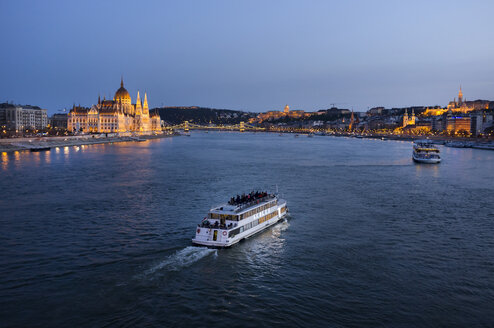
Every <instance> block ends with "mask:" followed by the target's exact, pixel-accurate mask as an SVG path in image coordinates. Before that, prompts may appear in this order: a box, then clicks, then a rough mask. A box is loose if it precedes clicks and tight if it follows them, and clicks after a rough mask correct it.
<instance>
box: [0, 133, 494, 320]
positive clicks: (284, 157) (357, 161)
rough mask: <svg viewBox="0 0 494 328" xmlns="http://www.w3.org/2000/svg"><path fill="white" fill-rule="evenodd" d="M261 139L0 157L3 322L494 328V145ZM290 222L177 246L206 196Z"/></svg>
mask: <svg viewBox="0 0 494 328" xmlns="http://www.w3.org/2000/svg"><path fill="white" fill-rule="evenodd" d="M440 149H441V155H442V158H443V162H442V163H441V164H439V165H418V164H414V163H413V162H412V160H411V153H412V144H411V143H410V142H404V141H382V140H370V139H350V138H337V137H319V136H315V137H313V138H307V137H306V136H300V137H298V138H295V137H294V136H293V135H283V136H279V135H277V134H267V133H234V132H210V133H205V132H193V133H192V136H191V137H175V138H167V139H159V140H150V141H146V142H124V143H116V144H102V145H91V146H78V147H65V148H64V147H61V148H57V149H52V150H51V151H47V152H37V153H31V152H15V153H8V154H7V153H1V154H0V155H1V157H0V190H1V198H0V225H1V233H0V320H1V326H2V327H55V326H65V327H135V326H154V327H193V326H196V327H206V326H210V327H212V326H214V327H268V326H282V327H362V326H367V327H376V326H387V327H397V326H400V327H417V326H421V327H427V326H429V327H437V326H445V327H451V326H470V327H471V326H486V327H488V326H491V327H492V326H493V325H494V318H493V316H492V313H494V201H493V199H494V152H491V151H483V150H475V149H456V148H446V147H441V148H440ZM276 185H277V186H278V189H279V192H280V194H281V195H282V197H283V198H284V199H286V200H287V202H288V207H289V210H290V217H289V219H288V220H287V222H283V223H280V224H278V225H276V226H274V227H273V228H271V229H269V230H266V231H265V232H263V233H261V234H258V235H256V236H255V237H252V238H250V239H248V240H245V241H243V242H241V243H240V244H238V245H235V246H234V247H232V248H230V249H220V250H214V249H207V248H200V247H193V246H191V238H192V236H193V234H194V231H195V227H196V225H197V223H199V222H200V221H201V219H202V218H203V217H204V216H205V215H206V213H207V211H208V209H209V208H210V207H211V206H212V205H217V204H220V203H222V202H226V201H227V200H228V199H230V197H231V196H233V195H237V194H238V193H242V192H249V191H251V190H254V189H255V190H269V191H274V190H275V189H276Z"/></svg>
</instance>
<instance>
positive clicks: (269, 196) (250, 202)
mask: <svg viewBox="0 0 494 328" xmlns="http://www.w3.org/2000/svg"><path fill="white" fill-rule="evenodd" d="M274 198H276V196H275V195H267V196H264V197H262V198H256V199H254V200H251V201H248V202H246V203H242V204H240V205H239V206H237V208H235V212H236V213H238V212H240V211H242V210H244V209H246V208H249V207H251V206H253V205H256V204H260V203H262V202H265V201H268V200H271V199H274Z"/></svg>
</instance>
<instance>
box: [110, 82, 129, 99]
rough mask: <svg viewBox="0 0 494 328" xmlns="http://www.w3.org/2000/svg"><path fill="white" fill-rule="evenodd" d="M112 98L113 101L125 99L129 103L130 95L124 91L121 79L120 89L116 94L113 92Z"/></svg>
mask: <svg viewBox="0 0 494 328" xmlns="http://www.w3.org/2000/svg"><path fill="white" fill-rule="evenodd" d="M114 98H115V101H119V100H127V99H128V100H129V101H130V94H129V92H128V91H127V89H125V88H124V86H123V79H122V81H121V82H120V89H118V90H117V92H115V97H114Z"/></svg>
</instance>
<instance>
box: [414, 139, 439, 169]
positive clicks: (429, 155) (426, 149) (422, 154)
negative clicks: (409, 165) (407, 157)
mask: <svg viewBox="0 0 494 328" xmlns="http://www.w3.org/2000/svg"><path fill="white" fill-rule="evenodd" d="M412 158H413V160H414V161H415V162H416V163H425V164H437V163H441V156H440V155H439V149H438V148H437V147H436V146H435V145H434V144H433V143H432V142H430V141H429V140H418V141H415V142H414V144H413V153H412Z"/></svg>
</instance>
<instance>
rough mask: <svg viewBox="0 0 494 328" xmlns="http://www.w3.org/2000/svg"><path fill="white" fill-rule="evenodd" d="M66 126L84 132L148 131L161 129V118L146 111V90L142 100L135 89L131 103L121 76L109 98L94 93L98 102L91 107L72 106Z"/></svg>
mask: <svg viewBox="0 0 494 328" xmlns="http://www.w3.org/2000/svg"><path fill="white" fill-rule="evenodd" d="M67 129H68V130H69V131H81V132H86V133H87V132H94V133H101V132H103V133H119V134H123V133H137V134H150V133H152V132H155V131H161V119H160V116H159V114H158V113H152V114H150V113H149V107H148V101H147V95H146V94H144V103H142V102H141V97H140V95H139V91H138V92H137V100H136V103H135V104H132V99H131V98H130V94H129V92H128V91H127V90H126V89H125V88H124V84H123V79H122V81H121V82H120V88H119V89H118V90H117V92H115V96H114V97H113V100H105V99H103V100H101V99H100V98H99V97H98V104H97V105H93V106H91V108H83V107H80V106H79V107H76V106H74V107H73V108H72V110H71V111H70V112H69V114H68V120H67Z"/></svg>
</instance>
